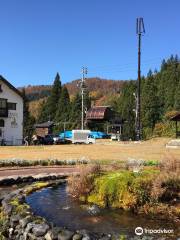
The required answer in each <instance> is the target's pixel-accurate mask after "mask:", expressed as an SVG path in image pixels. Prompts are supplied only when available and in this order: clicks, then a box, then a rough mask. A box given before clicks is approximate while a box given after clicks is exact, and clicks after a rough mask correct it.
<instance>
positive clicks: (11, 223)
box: [10, 215, 21, 228]
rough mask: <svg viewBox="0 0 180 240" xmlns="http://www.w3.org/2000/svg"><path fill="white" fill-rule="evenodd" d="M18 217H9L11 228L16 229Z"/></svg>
mask: <svg viewBox="0 0 180 240" xmlns="http://www.w3.org/2000/svg"><path fill="white" fill-rule="evenodd" d="M20 219H21V218H20V216H19V215H13V216H11V217H10V225H11V227H12V228H14V227H16V226H17V225H18V224H19V220H20Z"/></svg>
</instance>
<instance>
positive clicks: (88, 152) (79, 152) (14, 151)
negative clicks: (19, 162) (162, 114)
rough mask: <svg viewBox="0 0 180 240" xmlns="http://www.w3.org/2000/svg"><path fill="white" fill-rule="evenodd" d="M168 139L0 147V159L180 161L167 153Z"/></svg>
mask: <svg viewBox="0 0 180 240" xmlns="http://www.w3.org/2000/svg"><path fill="white" fill-rule="evenodd" d="M169 140H170V139H168V138H156V139H152V140H149V141H146V142H142V143H141V144H139V143H133V142H129V143H119V142H110V141H109V140H104V141H102V140H101V141H97V143H96V144H94V145H55V146H28V147H25V146H21V147H0V159H11V158H20V159H27V160H38V159H41V160H43V159H62V160H64V159H81V158H82V157H85V158H86V159H90V160H94V161H96V160H97V161H102V162H104V163H107V162H108V161H110V162H111V163H112V162H113V161H114V162H116V161H124V160H127V159H128V158H136V159H143V160H158V161H159V160H161V159H163V158H164V157H165V156H166V155H169V154H172V155H173V156H174V157H175V158H178V159H180V149H167V148H166V147H165V144H166V143H167V142H168V141H169Z"/></svg>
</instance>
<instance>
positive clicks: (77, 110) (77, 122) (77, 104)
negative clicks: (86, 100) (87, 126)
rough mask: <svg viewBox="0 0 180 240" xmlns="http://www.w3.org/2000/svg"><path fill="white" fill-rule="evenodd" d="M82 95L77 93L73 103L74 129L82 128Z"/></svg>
mask: <svg viewBox="0 0 180 240" xmlns="http://www.w3.org/2000/svg"><path fill="white" fill-rule="evenodd" d="M81 106H82V105H81V95H80V94H79V93H77V94H76V95H75V97H74V99H73V101H72V103H71V113H70V120H71V122H73V124H72V128H74V127H77V128H80V126H81Z"/></svg>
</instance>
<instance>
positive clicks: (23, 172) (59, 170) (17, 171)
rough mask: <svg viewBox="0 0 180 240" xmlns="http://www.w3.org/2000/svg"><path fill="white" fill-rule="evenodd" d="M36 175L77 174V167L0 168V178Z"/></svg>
mask: <svg viewBox="0 0 180 240" xmlns="http://www.w3.org/2000/svg"><path fill="white" fill-rule="evenodd" d="M32 173H33V175H38V174H62V175H63V174H65V175H69V174H71V173H78V168H77V167H32V168H6V169H5V168H0V178H2V177H3V178H4V177H10V176H29V175H32Z"/></svg>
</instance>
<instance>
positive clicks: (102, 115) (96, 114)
mask: <svg viewBox="0 0 180 240" xmlns="http://www.w3.org/2000/svg"><path fill="white" fill-rule="evenodd" d="M112 114H113V111H112V110H111V108H110V107H109V106H95V107H92V108H90V109H89V110H88V111H87V113H86V119H87V120H106V119H109V118H110V117H111V116H110V115H112Z"/></svg>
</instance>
